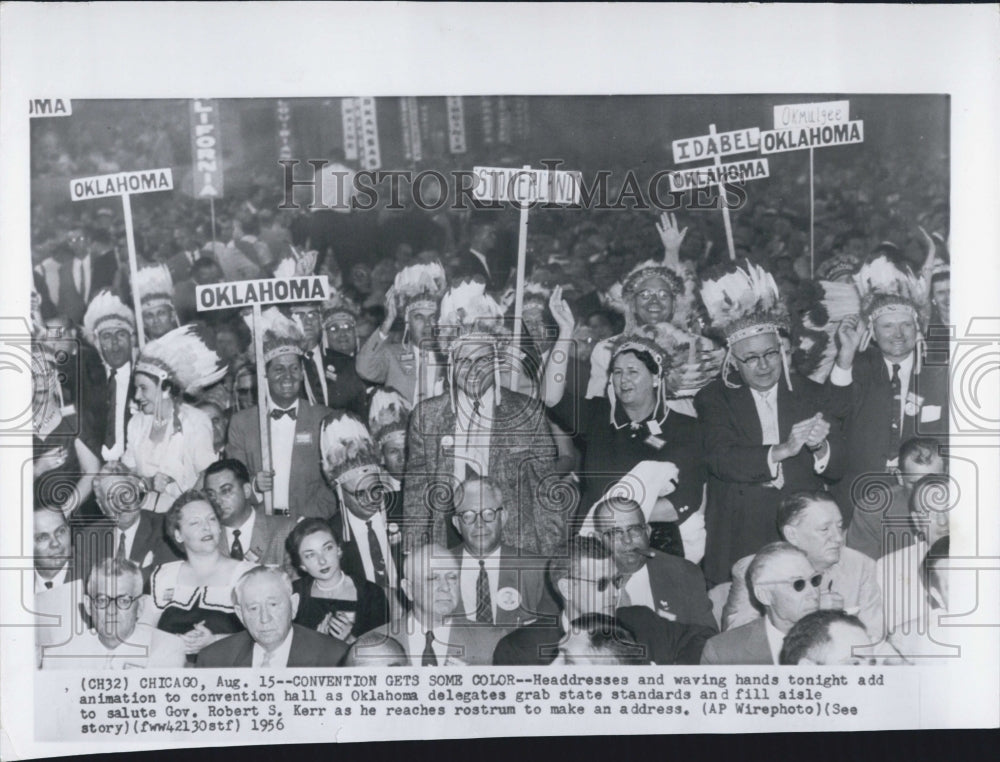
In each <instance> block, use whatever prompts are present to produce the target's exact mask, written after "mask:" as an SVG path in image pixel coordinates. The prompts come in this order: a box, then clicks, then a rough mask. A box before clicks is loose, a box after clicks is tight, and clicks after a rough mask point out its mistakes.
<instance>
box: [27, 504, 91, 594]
mask: <svg viewBox="0 0 1000 762" xmlns="http://www.w3.org/2000/svg"><path fill="white" fill-rule="evenodd" d="M32 516H33V524H34V527H33V528H34V540H35V553H34V567H35V594H36V595H37V594H38V593H42V592H45V591H46V590H52V589H53V588H56V587H59V586H60V585H63V584H65V583H67V582H72V581H73V580H74V579H78V578H79V577H80V576H81V575H79V574H78V573H77V569H75V568H74V565H73V564H72V563H71V562H72V560H73V544H72V538H71V536H70V530H69V524H67V523H66V518H65V516H63V513H62V511H60V510H59V509H57V508H50V507H48V506H45V505H36V506H35V510H34V512H33V514H32Z"/></svg>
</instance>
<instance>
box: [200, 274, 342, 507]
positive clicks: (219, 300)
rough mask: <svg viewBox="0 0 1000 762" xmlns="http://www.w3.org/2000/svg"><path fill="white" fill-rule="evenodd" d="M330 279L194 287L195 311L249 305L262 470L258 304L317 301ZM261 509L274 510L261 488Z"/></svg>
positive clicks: (264, 445)
mask: <svg viewBox="0 0 1000 762" xmlns="http://www.w3.org/2000/svg"><path fill="white" fill-rule="evenodd" d="M331 292H332V289H331V288H330V281H329V280H328V279H327V277H326V276H325V275H322V276H321V275H304V276H298V277H293V278H269V279H265V280H241V281H235V282H231V283H210V284H208V285H205V286H196V287H195V302H196V304H197V307H198V312H206V311H209V310H222V309H232V308H234V307H251V308H253V347H254V357H255V358H256V363H257V421H258V424H259V426H260V462H261V470H262V471H270V470H271V426H270V418H269V416H268V408H269V407H270V405H269V395H268V389H267V368H266V367H265V362H264V331H263V330H262V329H261V319H260V312H261V306H262V305H271V304H288V303H291V302H318V301H325V300H327V299H330V298H331V297H332V293H331ZM264 512H265V513H266V514H267V515H268V516H270V515H271V514H273V513H274V496H273V494H272V492H271V490H265V491H264Z"/></svg>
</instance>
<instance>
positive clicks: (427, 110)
mask: <svg viewBox="0 0 1000 762" xmlns="http://www.w3.org/2000/svg"><path fill="white" fill-rule="evenodd" d="M427 101H428V99H427V98H425V99H424V100H423V101H421V102H420V136H421V138H422V139H424V140H428V141H429V140H431V137H432V136H431V107H430V104H429V103H428V102H427ZM430 153H431V154H432V155H433V153H434V144H433V143H431V144H430Z"/></svg>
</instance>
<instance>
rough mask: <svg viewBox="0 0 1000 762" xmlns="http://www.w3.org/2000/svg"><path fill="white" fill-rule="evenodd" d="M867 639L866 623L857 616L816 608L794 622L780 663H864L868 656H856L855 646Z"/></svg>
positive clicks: (786, 639) (796, 664)
mask: <svg viewBox="0 0 1000 762" xmlns="http://www.w3.org/2000/svg"><path fill="white" fill-rule="evenodd" d="M867 642H868V635H867V634H866V633H865V626H864V625H863V624H861V620H859V619H858V618H857V617H856V616H851V615H850V614H846V613H844V612H843V611H841V610H839V609H825V610H821V611H814V612H813V613H811V614H806V615H805V616H804V617H802V618H801V619H800V620H799V621H797V622H796V623H795V624H794V625H792V629H790V630H789V631H788V634H787V635H786V636H785V642H784V645H783V646H782V647H781V653H780V654H779V656H778V664H787V665H790V666H798V665H800V664H819V665H821V666H826V665H842V664H855V665H856V664H864V663H866V662H867V659H865V658H863V657H861V656H855V655H854V653H853V651H854V647H855V646H857V645H865V644H867Z"/></svg>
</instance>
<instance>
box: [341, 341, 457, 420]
mask: <svg viewBox="0 0 1000 762" xmlns="http://www.w3.org/2000/svg"><path fill="white" fill-rule="evenodd" d="M417 351H418V350H417V348H416V347H413V346H403V345H402V344H401V343H400V342H399V341H396V340H394V339H393V338H392V337H391V336H388V337H386V338H385V339H383V338H382V336H381V335H380V334H379V331H378V330H376V331H374V332H373V333H372V335H371V336H369V337H368V340H367V341H365V343H364V344H362V345H361V349H360V350H359V351H358V356H357V358H356V360H355V366H356V368H357V371H358V375H359V376H360V377H361V378H362V379H364V380H365V381H368V382H370V383H373V384H383V385H384V386H387V387H389V388H391V389H395V390H396V391H397V392H399V393H400V394H401V395H402V396H403V397H404V398H406V401H407V403H408V404H410V405H412V404H413V397H414V394H415V392H416V387H417V357H416V354H417ZM420 362H421V365H420V371H421V376H423V383H424V385H425V386H427V385H428V384H427V382H426V379H427V373H428V371H427V370H426V367H427V365H428V364H434V365H435V366H437V364H438V363H439V362H440V360H438V358H437V357H436V355H435V354H434V353H433V352H426V351H425V352H424V353H423V356H422V357H421V358H420ZM442 375H443V374H442V372H441V369H440V368H438V367H436V369H435V379H436V383H435V386H436V387H441V388H439V389H425V391H424V396H425V397H433V396H436V395H437V394H440V393H441V391H442V390H443V381H442V380H440V379H441V377H442Z"/></svg>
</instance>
